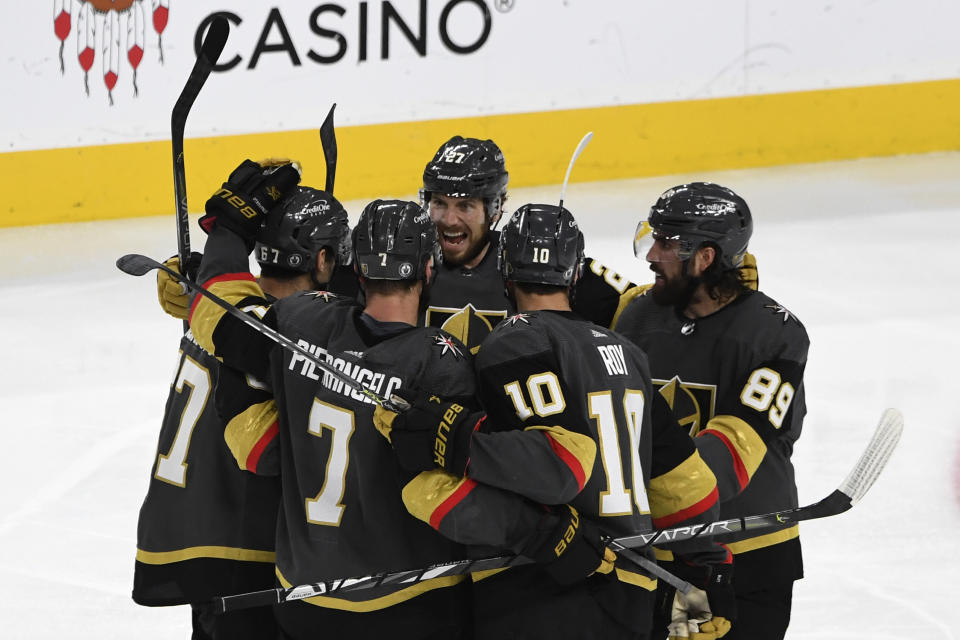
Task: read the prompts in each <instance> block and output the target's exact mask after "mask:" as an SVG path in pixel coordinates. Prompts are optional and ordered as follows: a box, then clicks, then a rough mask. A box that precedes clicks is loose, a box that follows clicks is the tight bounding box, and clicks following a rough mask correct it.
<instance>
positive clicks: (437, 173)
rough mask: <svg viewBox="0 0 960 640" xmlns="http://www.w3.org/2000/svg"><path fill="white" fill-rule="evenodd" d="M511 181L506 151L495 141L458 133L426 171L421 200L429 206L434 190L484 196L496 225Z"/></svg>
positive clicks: (465, 196) (486, 211)
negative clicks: (504, 154)
mask: <svg viewBox="0 0 960 640" xmlns="http://www.w3.org/2000/svg"><path fill="white" fill-rule="evenodd" d="M509 181H510V174H508V173H507V169H506V166H505V165H504V161H503V152H502V151H500V147H498V146H497V145H496V143H495V142H494V141H493V140H478V139H477V138H464V137H462V136H454V137H452V138H450V139H449V140H447V141H446V142H444V143H443V146H441V147H440V148H439V149H438V150H437V153H436V155H434V156H433V160H431V161H430V162H429V163H427V166H426V168H425V169H424V170H423V188H422V189H421V190H420V201H421V203H422V204H423V206H424V207H429V203H430V196H431V195H432V194H433V193H442V194H444V195H448V196H451V197H455V198H480V199H482V200H483V204H484V212H485V213H486V215H487V218H488V220H489V222H490V224H491V225H494V224H496V222H497V220H499V219H500V214H501V212H502V208H503V203H504V201H505V200H506V198H507V183H508V182H509Z"/></svg>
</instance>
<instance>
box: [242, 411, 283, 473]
mask: <svg viewBox="0 0 960 640" xmlns="http://www.w3.org/2000/svg"><path fill="white" fill-rule="evenodd" d="M279 431H280V427H279V425H278V424H277V423H276V422H274V423H273V424H272V425H270V428H269V429H267V431H266V432H265V433H264V434H263V435H262V436H260V439H259V440H257V444H255V445H253V449H251V451H250V455H248V456H247V471H252V472H254V473H256V472H257V464H258V463H259V462H260V456H262V455H263V450H264V449H266V448H267V445H268V444H270V443H271V442H273V439H274V438H276V437H277V433H278V432H279Z"/></svg>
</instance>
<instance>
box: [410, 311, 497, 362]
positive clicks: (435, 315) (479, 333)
mask: <svg viewBox="0 0 960 640" xmlns="http://www.w3.org/2000/svg"><path fill="white" fill-rule="evenodd" d="M506 317H507V312H506V311H504V310H503V309H498V310H495V311H486V310H483V309H476V308H474V306H473V305H472V304H468V305H467V306H465V307H464V308H462V309H456V308H450V307H427V315H426V324H427V326H429V327H439V328H441V329H443V330H444V331H446V332H447V333H449V334H450V335H452V336H454V337H455V338H457V339H458V340H460V342H462V343H463V344H465V345H467V348H468V349H470V353H473V354H476V353H477V351H479V349H480V343H481V342H483V339H484V338H486V337H487V335H488V334H489V333H490V332H491V331H493V328H494V327H495V326H496V325H497V323H498V322H500V321H501V320H503V319H504V318H506Z"/></svg>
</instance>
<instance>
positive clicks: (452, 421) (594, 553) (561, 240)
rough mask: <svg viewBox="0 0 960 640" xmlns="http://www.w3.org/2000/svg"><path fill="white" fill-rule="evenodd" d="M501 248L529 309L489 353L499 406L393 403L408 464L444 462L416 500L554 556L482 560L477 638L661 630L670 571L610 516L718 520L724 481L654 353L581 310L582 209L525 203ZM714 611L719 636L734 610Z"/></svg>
mask: <svg viewBox="0 0 960 640" xmlns="http://www.w3.org/2000/svg"><path fill="white" fill-rule="evenodd" d="M497 257H498V261H499V271H500V274H501V275H502V277H503V281H504V282H505V285H506V288H507V289H508V291H509V294H510V296H511V298H513V299H514V300H515V301H516V306H517V308H518V309H519V310H520V313H517V314H515V315H513V316H511V317H510V318H508V319H506V320H504V321H503V322H501V323H500V324H499V325H498V326H497V327H496V328H495V329H494V331H493V332H492V333H491V334H490V335H489V337H488V338H487V339H486V340H485V341H484V343H483V348H482V349H481V350H480V351H479V354H478V356H477V360H476V371H477V377H478V386H479V390H480V399H481V401H482V404H483V407H484V409H485V410H486V411H478V410H476V409H470V408H469V407H464V406H462V405H461V404H458V402H457V401H447V400H441V399H439V398H436V397H433V398H427V397H421V398H419V399H418V400H417V401H416V402H415V403H414V407H413V409H411V411H409V412H407V413H404V414H400V415H399V416H396V415H394V414H391V413H389V412H386V411H384V410H382V409H380V410H378V428H380V430H381V432H382V433H385V435H388V437H390V439H391V442H392V444H393V447H394V449H395V451H396V453H397V456H398V458H399V459H400V460H401V462H402V464H404V466H406V467H408V468H420V469H432V468H434V467H440V468H442V469H443V471H439V470H438V471H429V472H426V473H422V474H420V475H419V476H418V477H417V478H416V479H415V480H414V481H413V482H411V484H410V485H408V486H407V487H406V489H405V490H404V499H405V502H406V504H407V506H408V508H409V509H410V511H411V513H413V514H414V515H416V516H417V517H419V518H420V519H422V520H423V521H424V522H427V523H429V524H430V525H431V526H433V527H434V528H436V529H437V530H438V531H440V532H441V533H443V534H444V535H447V536H449V537H451V538H452V539H455V540H458V541H460V542H464V543H470V544H485V545H493V546H496V547H499V548H501V549H504V548H505V549H509V550H511V551H513V552H515V553H520V554H523V555H526V556H528V557H530V558H532V559H535V560H537V561H538V562H539V563H540V564H537V565H528V566H522V567H513V568H510V569H507V570H503V571H501V572H499V573H497V574H496V575H492V576H490V577H484V576H475V577H476V578H482V579H479V580H478V582H477V583H476V584H475V585H474V594H475V611H474V618H475V621H476V630H475V631H476V635H477V637H478V638H504V637H509V638H558V639H559V638H578V639H583V638H604V639H611V638H643V637H646V635H645V630H646V629H647V628H648V626H649V624H650V615H651V611H652V608H653V599H654V598H653V590H654V589H655V585H656V581H655V580H653V579H651V578H650V577H648V576H647V575H645V574H644V573H642V572H641V571H639V570H638V569H637V567H636V566H635V565H633V564H631V563H630V562H625V561H624V560H623V559H622V558H621V559H616V556H613V555H612V552H611V551H610V550H609V549H606V548H605V545H604V540H603V538H602V536H601V534H600V531H601V529H602V531H604V532H605V533H606V534H609V535H612V536H624V535H631V534H634V533H637V532H639V531H649V530H651V529H652V528H653V527H654V526H657V527H666V526H673V525H676V524H679V523H681V522H684V523H691V524H692V523H694V522H704V521H709V520H711V519H712V518H713V517H714V516H715V515H716V513H717V510H716V509H717V490H716V481H715V479H714V477H713V475H712V473H711V472H710V470H709V468H707V467H706V465H705V464H704V462H703V460H701V459H700V456H699V455H698V454H697V452H696V449H695V447H694V445H693V442H692V441H691V439H690V438H689V436H687V434H686V433H684V432H683V431H682V430H681V429H680V428H679V427H677V425H676V422H675V421H673V422H672V423H671V418H672V416H671V413H670V409H669V407H668V406H667V404H666V402H665V401H664V399H663V398H662V397H661V396H660V395H659V394H657V393H655V392H654V391H653V390H652V387H651V381H650V375H649V373H648V367H647V362H646V357H645V356H644V354H643V353H642V352H641V351H640V350H639V349H638V348H636V347H635V346H634V345H632V344H631V343H629V342H628V341H626V340H624V339H623V338H622V337H621V336H619V335H617V334H616V333H614V332H612V331H610V330H607V329H603V328H600V327H598V326H596V325H595V324H592V323H591V322H589V321H587V320H585V319H583V318H581V317H579V316H578V315H576V314H575V313H573V312H572V311H571V307H570V292H571V289H572V287H573V286H575V284H576V281H577V278H578V277H579V276H580V273H581V269H582V265H583V236H582V234H581V233H580V231H579V229H578V227H577V224H576V222H575V220H574V219H573V217H572V215H571V214H570V212H569V211H567V210H566V209H561V208H559V207H557V206H552V205H524V206H523V207H520V209H518V210H517V211H516V212H515V213H514V215H513V217H512V218H511V220H510V222H509V223H508V225H507V227H506V229H505V230H504V231H503V233H502V235H501V237H500V243H499V251H498V256H497ZM427 390H428V391H429V388H428V389H427ZM441 441H442V443H441ZM441 445H442V446H441ZM537 505H550V506H548V507H542V506H537ZM531 531H535V532H536V534H535V535H532V536H531ZM709 555H710V554H709V553H704V554H702V555H701V557H700V559H701V560H704V559H706V558H707V557H709ZM714 555H715V556H716V554H714ZM719 557H720V558H721V559H726V553H725V552H724V551H722V550H720V551H719ZM614 560H615V566H614V563H613V562H612V561H614ZM718 575H719V574H718ZM702 576H703V578H704V581H703V582H702V584H701V586H704V587H706V585H707V583H708V582H709V579H708V578H709V575H708V574H707V573H706V572H705V571H703V572H702ZM722 587H723V585H722V584H721V585H720V586H719V587H718V588H717V589H713V588H711V589H710V591H711V592H712V593H717V592H719V591H721V590H722ZM701 594H704V592H703V591H701ZM704 597H706V595H705V594H704ZM714 613H716V614H717V615H716V616H715V617H714V618H713V620H711V624H712V625H713V626H714V627H715V628H716V630H717V633H716V634H715V636H714V637H719V636H720V635H722V632H723V631H725V630H726V629H727V628H729V625H728V623H727V621H726V620H725V619H724V618H723V615H722V612H721V611H715V612H714Z"/></svg>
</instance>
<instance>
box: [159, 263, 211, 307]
mask: <svg viewBox="0 0 960 640" xmlns="http://www.w3.org/2000/svg"><path fill="white" fill-rule="evenodd" d="M202 258H203V254H200V253H197V252H196V251H194V252H193V253H191V254H190V258H189V259H188V261H187V273H186V276H187V277H188V278H190V279H191V280H193V279H195V278H196V275H197V270H198V269H199V268H200V260H201V259H202ZM163 264H164V266H166V267H169V268H170V269H172V270H174V271H176V272H177V273H180V274H182V273H183V272H182V271H180V257H179V256H173V257H172V258H170V259H169V260H167V261H166V262H164V263H163ZM157 299H158V300H160V308H162V309H163V310H164V311H166V312H167V315H171V316H173V317H174V318H176V319H178V320H186V319H187V314H188V313H189V311H190V294H189V293H188V292H187V291H185V289H184V286H183V285H182V284H180V281H179V280H177V279H176V278H174V277H173V276H171V275H170V274H169V273H167V272H166V271H164V270H163V269H157Z"/></svg>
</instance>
